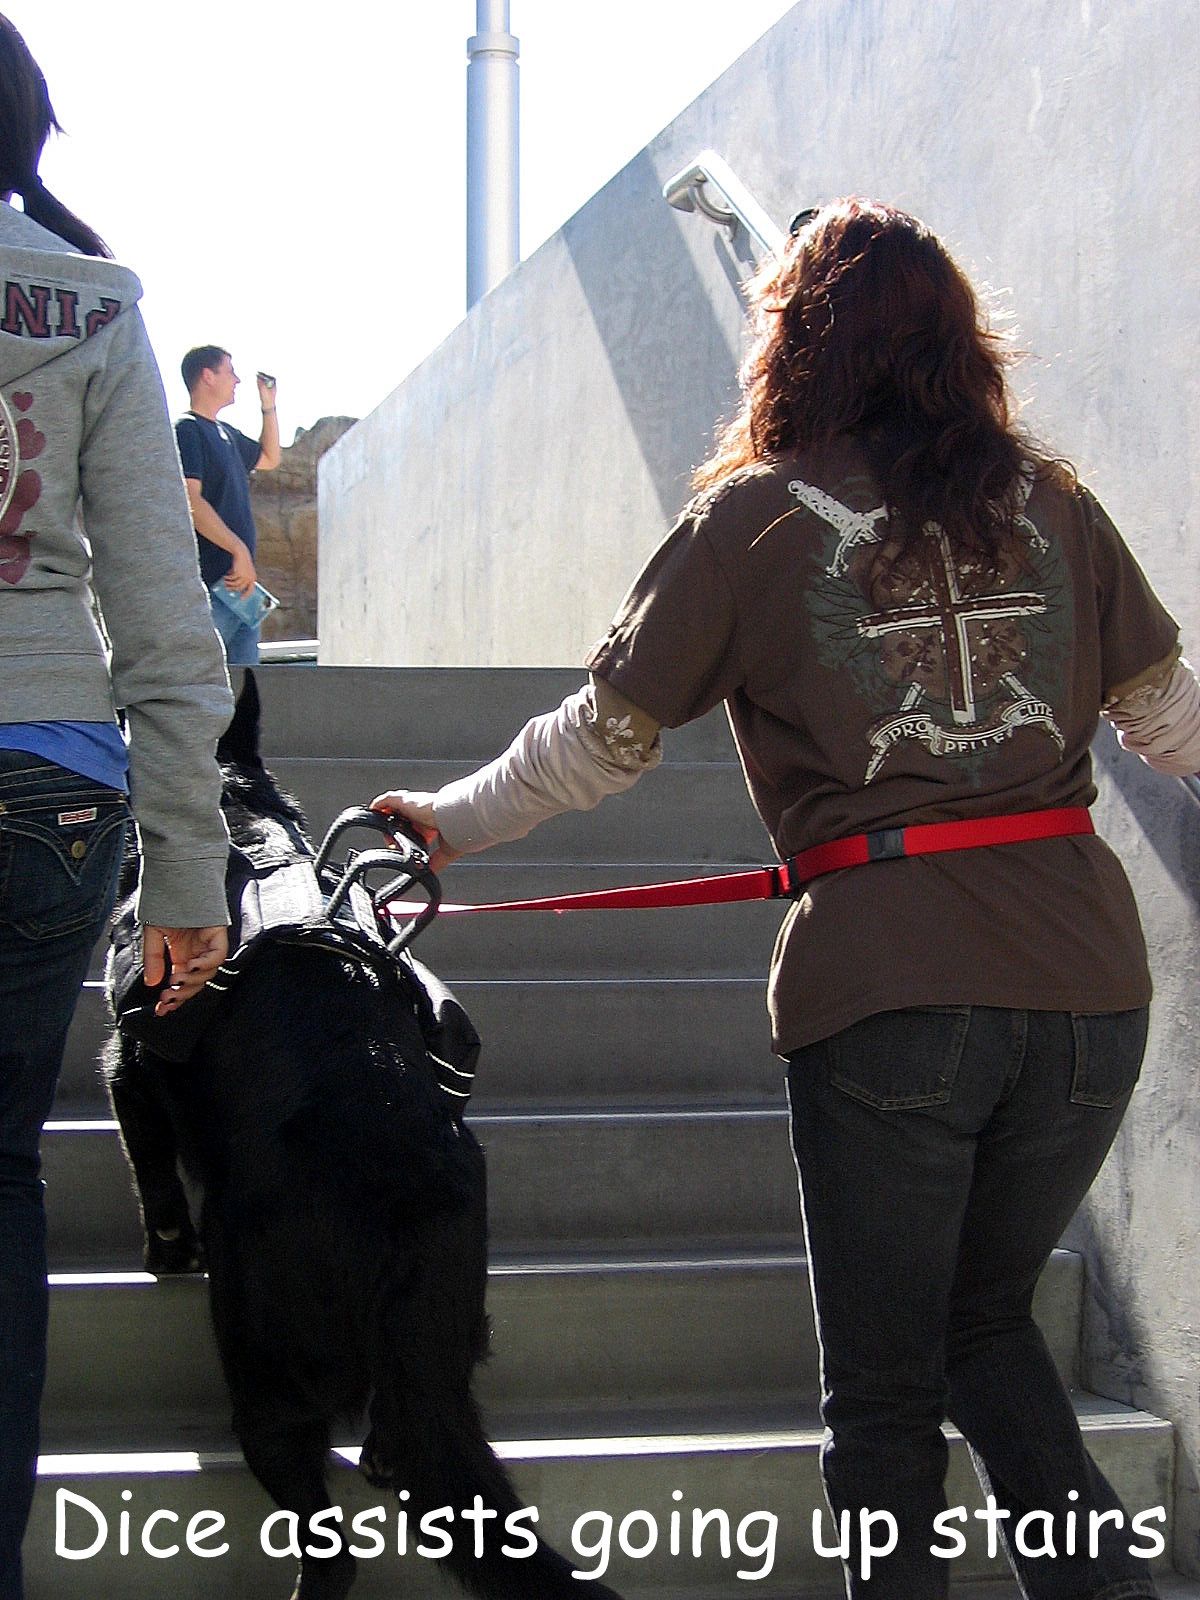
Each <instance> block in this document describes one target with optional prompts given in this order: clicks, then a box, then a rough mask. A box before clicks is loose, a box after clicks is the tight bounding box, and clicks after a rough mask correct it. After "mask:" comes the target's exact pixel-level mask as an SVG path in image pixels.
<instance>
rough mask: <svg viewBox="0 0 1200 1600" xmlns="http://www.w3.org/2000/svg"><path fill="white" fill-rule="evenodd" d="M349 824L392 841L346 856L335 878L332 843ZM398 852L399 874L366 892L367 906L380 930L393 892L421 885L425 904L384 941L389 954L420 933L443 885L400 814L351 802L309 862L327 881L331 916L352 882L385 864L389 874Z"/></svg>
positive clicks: (327, 910) (431, 915)
mask: <svg viewBox="0 0 1200 1600" xmlns="http://www.w3.org/2000/svg"><path fill="white" fill-rule="evenodd" d="M352 828H372V829H374V831H375V832H377V833H382V834H383V835H384V836H385V837H386V838H387V839H388V840H389V841H390V842H391V843H390V847H389V848H388V849H386V850H364V851H362V852H361V853H360V854H358V855H351V856H350V858H349V859H348V860H347V861H346V863H345V865H344V866H343V867H342V868H341V871H340V873H338V876H337V877H336V879H335V878H334V874H335V872H337V863H336V862H334V863H332V864H331V861H330V858H331V857H332V855H333V847H334V845H335V844H336V843H337V841H338V840H339V839H340V838H341V836H342V835H343V834H344V833H348V832H349V831H350V830H351V829H352ZM397 856H399V858H400V865H401V870H400V873H399V875H398V876H394V877H392V878H391V879H390V880H389V881H388V882H387V883H385V884H384V886H383V887H382V888H381V889H378V890H376V891H375V892H374V893H371V892H370V891H368V893H371V908H372V910H373V911H374V913H375V918H376V921H377V923H378V924H379V926H380V929H381V931H382V930H383V928H384V925H385V914H384V913H383V911H382V906H383V904H384V902H385V901H386V900H388V899H389V898H390V897H392V896H393V895H396V894H400V893H403V891H404V890H406V889H408V888H411V887H412V886H413V885H414V884H416V885H417V886H418V887H420V888H421V889H423V890H424V892H425V894H426V895H427V896H428V898H429V903H428V905H426V907H425V908H424V910H423V911H422V912H421V913H420V915H419V916H418V917H417V918H416V919H415V920H414V921H413V922H411V923H409V925H408V926H407V927H405V928H402V929H401V931H400V932H399V933H398V934H396V935H395V937H394V938H391V939H388V940H387V941H386V942H387V950H388V954H389V955H393V956H398V955H399V954H400V953H401V952H402V951H403V950H407V948H408V946H409V945H410V944H411V943H412V942H413V940H414V939H415V938H416V937H417V935H418V934H420V933H422V932H423V931H424V930H425V929H426V928H427V927H428V926H429V924H430V923H431V922H432V921H433V919H434V917H436V916H437V914H438V910H439V908H440V907H441V903H442V886H441V883H440V882H439V880H438V878H437V876H436V875H435V874H434V873H433V872H431V871H430V868H429V852H428V851H427V850H426V848H425V843H424V841H423V840H422V839H420V838H419V837H418V836H417V834H416V833H414V832H413V831H412V830H411V828H410V826H409V824H408V823H406V822H405V821H404V819H403V817H398V816H395V815H385V814H384V813H383V812H382V811H372V810H370V808H369V807H367V806H351V807H350V808H349V809H348V810H346V811H343V812H341V813H340V814H339V815H338V816H337V817H335V818H334V820H333V822H332V823H331V825H330V828H329V832H328V833H327V834H326V835H325V837H324V839H323V840H322V841H321V848H320V849H319V850H318V851H317V856H316V860H315V861H314V862H313V869H314V871H315V872H316V875H317V881H318V882H319V883H320V885H321V888H322V890H323V891H324V890H325V889H326V885H327V883H332V888H330V889H329V891H328V892H329V898H328V900H327V901H326V904H325V914H326V916H328V917H330V918H332V917H333V916H335V915H336V913H337V912H338V910H339V909H340V908H341V906H342V904H343V903H344V901H345V900H346V897H347V896H348V895H349V893H350V890H351V888H352V886H353V885H354V884H355V883H357V882H359V881H360V880H361V879H365V878H366V876H367V875H368V873H371V872H376V871H381V870H383V869H384V868H386V869H387V870H388V871H389V872H393V873H394V872H395V868H396V864H397ZM364 887H365V885H364Z"/></svg>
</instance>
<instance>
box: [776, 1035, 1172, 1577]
mask: <svg viewBox="0 0 1200 1600" xmlns="http://www.w3.org/2000/svg"><path fill="white" fill-rule="evenodd" d="M1146 1025H1147V1016H1146V1011H1145V1010H1144V1009H1142V1010H1138V1011H1127V1012H1116V1013H1111V1014H1105V1015H1096V1016H1072V1015H1070V1014H1069V1013H1064V1012H1048V1011H1028V1012H1026V1011H1007V1010H996V1009H992V1008H988V1007H982V1006H974V1007H972V1006H956V1007H937V1008H929V1009H914V1010H911V1011H892V1012H886V1013H883V1014H881V1015H878V1016H873V1017H867V1018H865V1019H864V1020H863V1021H861V1022H857V1023H855V1024H854V1025H853V1026H852V1027H850V1028H847V1029H845V1030H843V1031H842V1032H841V1033H838V1034H835V1035H834V1036H833V1037H832V1038H829V1039H824V1040H821V1041H820V1042H819V1043H817V1044H813V1045H809V1046H807V1047H806V1048H805V1049H803V1050H799V1051H797V1052H796V1053H795V1054H794V1055H792V1056H791V1058H790V1064H789V1068H788V1095H789V1100H790V1104H791V1113H792V1147H793V1151H794V1153H795V1157H796V1165H797V1168H798V1171H799V1174H800V1188H801V1203H802V1207H803V1212H804V1224H805V1234H806V1238H807V1243H808V1259H809V1273H810V1278H811V1283H812V1293H813V1305H814V1308H815V1311H816V1317H817V1327H818V1333H819V1337H820V1343H821V1389H822V1395H821V1415H822V1418H823V1420H824V1422H825V1427H826V1436H825V1443H824V1445H823V1447H822V1459H821V1471H822V1477H823V1479H824V1483H825V1493H826V1496H827V1498H828V1500H829V1503H830V1507H831V1509H832V1511H833V1513H834V1516H835V1518H837V1517H838V1516H839V1515H840V1514H841V1513H842V1512H843V1511H848V1512H849V1513H850V1517H849V1523H850V1531H851V1534H852V1536H853V1537H852V1549H851V1553H850V1556H849V1558H848V1560H847V1562H846V1582H847V1592H848V1594H849V1595H850V1596H851V1597H852V1600H860V1597H861V1600H941V1597H943V1596H945V1595H946V1593H947V1589H948V1583H949V1579H950V1576H951V1571H952V1567H953V1562H952V1561H950V1560H947V1559H944V1558H941V1557H937V1556H934V1555H932V1554H931V1552H930V1545H931V1544H937V1545H938V1546H939V1547H940V1548H943V1549H945V1548H949V1547H950V1545H949V1541H948V1540H947V1539H946V1538H945V1537H938V1536H937V1535H936V1534H935V1532H934V1528H933V1523H934V1518H935V1517H936V1516H937V1515H938V1513H939V1512H940V1511H943V1510H945V1509H946V1499H945V1490H944V1478H945V1473H946V1465H947V1449H946V1442H945V1439H944V1436H943V1434H942V1431H941V1423H942V1420H943V1417H947V1416H948V1417H949V1418H950V1420H951V1422H952V1423H953V1424H954V1425H955V1427H957V1428H958V1429H959V1430H960V1431H961V1433H962V1434H963V1435H964V1437H965V1438H966V1440H967V1442H968V1444H969V1445H970V1447H971V1453H972V1458H973V1460H974V1462H975V1467H976V1471H977V1472H978V1474H979V1477H980V1481H981V1483H982V1485H983V1487H984V1490H985V1492H986V1493H991V1494H993V1495H994V1496H995V1498H996V1500H997V1502H998V1504H999V1506H1000V1507H1002V1508H1004V1509H1005V1510H1007V1511H1008V1512H1009V1513H1010V1517H1009V1519H1008V1520H1007V1521H1006V1522H1004V1523H1002V1524H1001V1527H1002V1529H1004V1530H1005V1531H1006V1536H1005V1539H1004V1543H1005V1550H1006V1553H1007V1555H1008V1557H1009V1560H1010V1562H1011V1563H1012V1566H1013V1570H1014V1572H1015V1573H1016V1576H1017V1580H1018V1583H1019V1584H1020V1586H1021V1590H1022V1593H1023V1594H1024V1595H1025V1596H1026V1597H1027V1600H1067V1597H1070V1600H1083V1597H1087V1600H1101V1597H1104V1600H1127V1597H1132V1596H1152V1595H1153V1594H1154V1592H1155V1591H1154V1587H1153V1584H1152V1582H1151V1580H1150V1576H1149V1573H1148V1570H1147V1563H1146V1562H1145V1561H1144V1560H1141V1559H1139V1558H1137V1557H1134V1556H1130V1554H1129V1550H1128V1547H1129V1545H1130V1543H1131V1542H1132V1543H1138V1542H1139V1541H1138V1539H1137V1535H1136V1534H1131V1533H1130V1530H1129V1523H1128V1517H1127V1516H1126V1517H1125V1519H1124V1524H1123V1526H1121V1527H1114V1526H1113V1524H1112V1523H1111V1522H1109V1523H1105V1524H1104V1526H1103V1529H1102V1530H1101V1531H1100V1536H1099V1547H1098V1553H1097V1555H1096V1557H1095V1559H1092V1558H1090V1557H1089V1555H1088V1553H1087V1550H1088V1538H1087V1534H1088V1527H1089V1523H1088V1514H1089V1512H1090V1511H1092V1510H1095V1511H1099V1512H1103V1511H1110V1510H1123V1508H1122V1507H1121V1503H1120V1501H1119V1500H1118V1498H1117V1496H1116V1494H1115V1493H1114V1491H1113V1489H1112V1488H1111V1486H1110V1485H1109V1483H1108V1482H1107V1480H1106V1479H1105V1478H1104V1476H1103V1474H1102V1473H1101V1472H1100V1470H1099V1468H1098V1467H1097V1466H1096V1464H1095V1463H1094V1462H1093V1461H1092V1459H1091V1457H1090V1456H1089V1454H1088V1452H1087V1450H1086V1449H1085V1447H1084V1444H1083V1440H1082V1438H1081V1436H1080V1432H1079V1426H1078V1424H1077V1422H1076V1420H1075V1413H1074V1409H1073V1407H1072V1405H1071V1401H1070V1398H1069V1397H1068V1394H1067V1392H1066V1390H1065V1388H1064V1387H1063V1384H1062V1381H1061V1379H1060V1378H1059V1375H1058V1372H1057V1370H1056V1369H1055V1366H1054V1363H1053V1360H1052V1359H1051V1356H1050V1353H1049V1351H1048V1350H1047V1348H1046V1344H1045V1341H1044V1340H1043V1338H1042V1335H1041V1333H1040V1331H1039V1330H1038V1327H1037V1325H1036V1323H1035V1322H1034V1320H1033V1316H1032V1302H1033V1292H1034V1288H1035V1286H1036V1284H1037V1280H1038V1276H1039V1274H1040V1272H1041V1270H1042V1268H1043V1266H1044V1265H1045V1263H1046V1261H1047V1259H1048V1257H1049V1255H1050V1252H1051V1251H1052V1250H1053V1249H1054V1247H1055V1245H1056V1244H1057V1242H1058V1240H1059V1238H1060V1236H1061V1234H1062V1232H1063V1229H1064V1228H1065V1227H1066V1225H1067V1223H1068V1222H1069V1221H1070V1220H1071V1217H1072V1215H1073V1214H1074V1212H1075V1210H1076V1208H1077V1207H1078V1205H1079V1203H1080V1201H1081V1200H1082V1198H1083V1196H1084V1195H1085V1194H1086V1193H1087V1190H1088V1188H1089V1186H1090V1185H1091V1182H1092V1180H1093V1178H1094V1177H1095V1176H1096V1173H1097V1172H1098V1171H1099V1169H1100V1165H1101V1163H1102V1162H1103V1160H1104V1157H1105V1155H1106V1153H1107V1151H1108V1148H1109V1145H1110V1144H1111V1143H1112V1140H1113V1137H1114V1135H1115V1133H1116V1131H1117V1127H1118V1125H1119V1123H1120V1121H1121V1117H1122V1114H1123V1113H1124V1110H1125V1107H1126V1105H1127V1104H1128V1101H1129V1096H1130V1094H1131V1093H1132V1091H1133V1087H1134V1084H1135V1082H1136V1080H1137V1076H1138V1073H1139V1070H1140V1067H1141V1059H1142V1053H1143V1050H1144V1048H1145V1041H1146ZM1072 1491H1074V1495H1073V1494H1072ZM1136 1509H1139V1510H1140V1509H1143V1508H1141V1507H1138V1508H1136ZM1035 1510H1036V1511H1043V1512H1049V1513H1051V1515H1052V1516H1053V1518H1054V1523H1053V1527H1054V1532H1055V1537H1054V1544H1055V1548H1056V1550H1057V1551H1058V1552H1059V1553H1058V1554H1057V1555H1056V1556H1055V1557H1053V1558H1051V1557H1048V1556H1047V1557H1030V1556H1027V1555H1022V1554H1021V1552H1020V1550H1019V1549H1018V1548H1017V1547H1016V1544H1015V1543H1014V1542H1013V1540H1012V1533H1013V1530H1014V1529H1015V1527H1016V1524H1017V1522H1018V1521H1019V1519H1020V1518H1021V1517H1022V1516H1023V1515H1024V1514H1025V1513H1026V1512H1030V1511H1035ZM864 1511H889V1512H891V1514H892V1515H893V1517H894V1518H895V1519H896V1522H897V1524H898V1529H899V1536H898V1542H897V1546H896V1549H895V1552H894V1553H893V1554H891V1555H888V1556H886V1557H884V1558H883V1559H881V1560H876V1561H874V1562H873V1564H872V1568H871V1576H870V1577H869V1579H868V1580H866V1581H864V1580H863V1578H862V1576H861V1569H862V1561H861V1551H860V1548H859V1541H858V1538H857V1533H858V1528H859V1514H860V1512H864ZM1069 1511H1074V1512H1075V1513H1076V1516H1077V1518H1078V1521H1077V1524H1076V1526H1077V1527H1078V1529H1079V1530H1081V1536H1080V1538H1079V1541H1078V1547H1077V1548H1078V1549H1079V1550H1080V1551H1081V1552H1082V1553H1081V1554H1078V1555H1076V1556H1075V1557H1071V1556H1068V1555H1066V1554H1065V1553H1063V1550H1064V1544H1065V1539H1064V1537H1063V1533H1064V1530H1065V1528H1066V1526H1067V1525H1066V1523H1065V1517H1066V1514H1067V1513H1068V1512H1069ZM947 1526H949V1527H962V1524H961V1522H960V1523H950V1524H947ZM976 1526H977V1527H978V1526H979V1525H978V1524H976ZM1044 1531H1045V1524H1044V1522H1034V1523H1031V1524H1030V1525H1029V1529H1028V1530H1027V1531H1026V1533H1025V1536H1024V1537H1025V1543H1026V1545H1027V1547H1035V1548H1036V1547H1040V1546H1043V1545H1044V1544H1045V1538H1044ZM828 1537H829V1533H828V1530H827V1531H826V1538H828ZM871 1539H872V1542H873V1543H874V1544H875V1545H876V1546H877V1547H878V1546H879V1545H882V1544H883V1543H885V1542H886V1539H885V1530H884V1526H883V1525H882V1524H877V1525H876V1528H875V1531H874V1533H873V1534H872V1535H871Z"/></svg>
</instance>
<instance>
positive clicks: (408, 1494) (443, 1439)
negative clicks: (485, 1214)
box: [362, 1218, 619, 1600]
mask: <svg viewBox="0 0 1200 1600" xmlns="http://www.w3.org/2000/svg"><path fill="white" fill-rule="evenodd" d="M461 1222H462V1223H463V1224H465V1226H464V1232H470V1231H471V1228H472V1225H471V1224H470V1223H469V1222H468V1221H467V1219H465V1218H464V1219H461ZM447 1223H449V1225H450V1227H451V1228H453V1227H454V1224H453V1223H451V1222H450V1219H446V1218H444V1219H443V1226H446V1224H447ZM464 1242H465V1241H464V1240H462V1239H459V1240H457V1241H455V1242H454V1243H450V1242H448V1241H447V1240H445V1239H444V1238H443V1240H442V1249H441V1250H440V1251H439V1252H438V1254H437V1255H436V1257H434V1258H433V1259H432V1260H431V1257H430V1255H429V1254H427V1253H426V1252H421V1253H422V1255H423V1256H424V1261H423V1264H422V1265H421V1266H420V1267H418V1268H417V1269H416V1274H415V1275H414V1278H413V1279H410V1280H409V1282H408V1283H407V1284H406V1285H405V1286H404V1288H403V1290H402V1292H401V1293H399V1294H397V1295H396V1296H395V1297H394V1299H393V1301H392V1304H391V1305H390V1307H389V1308H388V1311H387V1313H386V1314H385V1316H384V1318H383V1322H384V1324H385V1329H386V1332H385V1342H386V1348H381V1350H380V1351H379V1359H380V1366H379V1367H378V1368H377V1371H376V1375H375V1376H376V1381H375V1392H374V1398H373V1399H372V1402H371V1431H370V1434H369V1436H368V1438H367V1440H366V1443H365V1444H364V1446H363V1455H362V1471H363V1472H364V1473H365V1474H366V1476H367V1477H368V1478H369V1479H370V1480H371V1482H372V1483H374V1484H375V1485H376V1486H377V1487H381V1488H389V1489H391V1490H393V1491H394V1492H395V1493H397V1494H398V1495H400V1496H401V1498H402V1503H403V1505H404V1508H405V1509H406V1510H407V1512H408V1521H409V1528H410V1538H411V1539H412V1541H413V1543H414V1544H415V1543H417V1542H420V1543H421V1544H423V1545H425V1546H427V1547H428V1548H429V1549H430V1550H439V1551H440V1550H441V1549H444V1547H445V1544H446V1542H447V1540H449V1541H450V1542H451V1544H452V1548H451V1549H449V1550H446V1551H445V1554H444V1556H442V1557H441V1559H442V1560H443V1561H444V1563H445V1566H446V1567H447V1568H448V1569H449V1570H450V1571H451V1572H452V1573H453V1574H454V1576H455V1577H456V1578H458V1580H459V1581H460V1583H462V1584H463V1586H464V1587H465V1588H466V1589H468V1590H469V1591H470V1592H471V1593H472V1594H475V1595H479V1596H483V1597H486V1600H568V1597H570V1600H580V1597H581V1596H587V1597H588V1600H619V1597H618V1596H617V1595H616V1594H615V1593H614V1591H613V1590H611V1589H608V1588H606V1587H605V1586H604V1585H603V1584H601V1583H597V1582H593V1581H588V1582H581V1581H580V1580H579V1579H576V1578H574V1577H573V1576H572V1569H571V1564H570V1562H569V1561H567V1560H566V1559H565V1558H564V1557H563V1556H561V1555H560V1554H559V1553H558V1552H557V1551H556V1550H554V1549H553V1548H552V1547H551V1546H550V1545H548V1544H546V1543H544V1542H543V1541H542V1540H540V1539H539V1538H538V1537H537V1522H536V1515H535V1513H534V1512H533V1511H532V1509H531V1508H527V1507H526V1506H524V1504H523V1503H522V1501H521V1500H520V1499H519V1497H518V1496H517V1493H516V1490H515V1489H514V1488H513V1485H512V1483H511V1481H510V1480H509V1477H508V1474H507V1473H506V1471H505V1469H504V1467H503V1465H502V1464H501V1463H500V1461H499V1460H498V1459H497V1457H496V1454H495V1452H494V1451H493V1450H492V1447H491V1445H490V1444H489V1443H488V1440H487V1437H486V1435H485V1433H484V1430H483V1425H482V1423H481V1421H480V1417H479V1413H478V1411H477V1409H476V1407H475V1404H474V1401H473V1400H472V1399H471V1394H470V1379H471V1371H472V1368H473V1367H474V1365H475V1363H476V1361H477V1360H478V1359H479V1356H480V1354H481V1351H482V1346H483V1344H484V1342H485V1340H486V1324H485V1321H484V1317H483V1299H482V1288H481V1284H480V1282H479V1274H478V1273H468V1272H463V1273H462V1276H458V1274H459V1272H460V1271H461V1270H462V1268H461V1263H463V1262H464V1261H465V1260H468V1259H469V1258H470V1251H469V1249H468V1250H467V1251H464V1250H462V1248H461V1246H462V1245H463V1243H464ZM456 1246H457V1247H456ZM479 1265H480V1263H479V1262H477V1263H476V1266H479ZM482 1265H483V1272H484V1273H486V1263H483V1264H482ZM447 1507H449V1508H450V1511H451V1512H452V1516H451V1517H447V1515H446V1508H447ZM434 1512H440V1513H441V1515H440V1516H439V1517H437V1518H436V1519H434V1518H431V1519H430V1521H429V1523H428V1524H427V1526H426V1527H425V1528H424V1529H422V1526H421V1524H422V1519H424V1518H426V1517H429V1514H430V1513H434ZM464 1513H468V1514H469V1515H467V1516H464ZM506 1551H507V1553H506Z"/></svg>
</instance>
